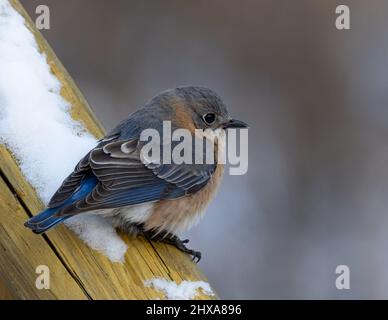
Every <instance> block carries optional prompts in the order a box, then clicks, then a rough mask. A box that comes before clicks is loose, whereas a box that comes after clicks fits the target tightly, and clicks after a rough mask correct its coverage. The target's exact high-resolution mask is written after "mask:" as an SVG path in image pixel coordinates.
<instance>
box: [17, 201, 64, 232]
mask: <svg viewBox="0 0 388 320" xmlns="http://www.w3.org/2000/svg"><path fill="white" fill-rule="evenodd" d="M59 208H60V207H57V208H49V209H46V210H44V211H42V212H41V213H39V214H38V215H36V216H35V217H32V218H31V219H30V220H28V221H27V222H26V223H25V224H24V225H25V226H26V227H27V228H30V229H32V231H33V232H35V233H43V232H45V231H47V230H48V229H50V228H52V227H54V226H55V225H56V224H58V223H60V222H62V221H63V220H65V219H67V218H70V217H71V215H68V216H56V215H55V214H56V213H57V211H58V209H59Z"/></svg>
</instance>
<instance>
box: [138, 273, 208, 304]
mask: <svg viewBox="0 0 388 320" xmlns="http://www.w3.org/2000/svg"><path fill="white" fill-rule="evenodd" d="M144 285H145V286H146V287H152V288H154V289H156V290H159V291H161V292H163V293H164V295H165V297H166V299H168V300H191V299H194V298H195V296H196V295H197V294H199V291H198V290H199V289H201V290H202V292H203V293H204V294H206V295H208V296H214V292H213V290H212V289H211V287H210V285H209V284H208V283H207V282H205V281H187V280H183V281H182V282H181V283H180V284H177V283H176V282H174V281H169V280H166V279H162V278H154V279H151V280H147V281H145V282H144Z"/></svg>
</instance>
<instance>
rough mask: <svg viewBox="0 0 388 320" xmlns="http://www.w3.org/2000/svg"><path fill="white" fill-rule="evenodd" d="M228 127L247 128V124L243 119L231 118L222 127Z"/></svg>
mask: <svg viewBox="0 0 388 320" xmlns="http://www.w3.org/2000/svg"><path fill="white" fill-rule="evenodd" d="M228 128H248V125H247V124H246V123H245V122H243V121H240V120H235V119H231V120H229V122H227V123H225V124H224V129H228Z"/></svg>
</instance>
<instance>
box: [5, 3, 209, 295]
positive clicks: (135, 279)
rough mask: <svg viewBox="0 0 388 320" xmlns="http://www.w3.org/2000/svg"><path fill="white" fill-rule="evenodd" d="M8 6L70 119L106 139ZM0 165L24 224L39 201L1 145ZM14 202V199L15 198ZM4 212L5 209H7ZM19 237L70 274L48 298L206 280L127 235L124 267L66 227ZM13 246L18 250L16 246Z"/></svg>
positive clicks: (181, 257) (170, 253) (168, 253)
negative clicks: (158, 280) (44, 63)
mask: <svg viewBox="0 0 388 320" xmlns="http://www.w3.org/2000/svg"><path fill="white" fill-rule="evenodd" d="M10 2H11V4H12V5H13V6H14V8H15V9H16V10H17V11H18V12H20V13H21V14H22V15H23V16H24V18H25V19H26V25H27V26H28V28H29V29H30V30H31V31H32V32H33V33H34V35H35V38H36V41H37V43H38V45H39V48H40V50H41V51H42V52H44V53H45V54H46V56H47V60H48V62H49V64H50V66H51V70H52V72H53V73H54V74H55V76H56V77H57V78H58V79H59V80H60V81H61V83H62V85H63V88H62V91H61V94H62V96H63V97H64V98H65V99H66V100H68V101H69V102H70V103H71V105H72V112H71V115H72V117H73V118H74V119H76V120H79V121H80V122H82V124H83V125H84V126H85V128H86V129H87V130H88V131H89V132H90V133H92V134H93V135H95V136H96V137H97V138H100V137H102V136H103V134H104V130H103V128H102V126H101V125H100V124H99V123H98V121H97V120H96V118H95V116H94V115H93V112H92V111H91V110H90V108H89V106H88V104H87V102H86V100H85V99H84V98H83V96H82V94H81V93H80V92H79V90H78V88H77V87H76V86H75V84H74V82H73V81H72V79H71V77H70V76H69V75H68V73H67V72H66V70H65V68H64V67H63V66H62V64H61V63H60V61H59V60H58V58H57V57H56V56H55V54H54V52H53V51H52V49H51V48H50V46H49V45H48V44H47V42H46V41H45V40H44V38H43V37H42V35H41V34H40V32H39V31H38V30H37V29H36V28H35V26H34V24H33V23H32V21H31V19H30V18H29V17H28V15H27V14H26V12H25V11H24V9H23V8H22V6H21V5H20V3H19V2H18V1H17V0H11V1H10ZM0 164H1V171H2V172H3V175H4V176H5V178H6V179H7V182H8V184H9V185H10V186H11V188H12V189H13V190H14V192H15V193H16V194H17V196H18V199H17V200H18V201H19V204H18V206H17V205H16V203H13V204H14V207H15V208H16V207H18V208H19V209H20V208H22V211H21V212H20V213H23V215H24V217H25V218H24V219H27V215H28V214H29V215H31V214H36V213H38V212H40V211H41V210H42V209H43V204H42V202H41V200H40V199H39V197H38V196H37V194H36V192H35V190H34V188H33V187H32V186H31V185H30V184H29V183H28V182H27V181H26V180H25V178H24V177H23V175H22V173H21V171H20V168H19V167H18V164H17V161H16V160H15V159H14V157H13V156H12V154H11V153H10V152H9V150H7V148H5V147H4V146H1V145H0ZM4 192H5V191H4ZM9 193H10V191H9V190H8V194H9ZM11 194H12V193H11ZM0 197H1V200H2V198H3V194H2V193H0ZM14 201H16V200H15V199H14ZM22 204H23V206H22ZM3 209H4V210H9V208H8V207H7V208H3ZM23 210H24V211H23ZM1 219H3V218H1ZM22 220H23V219H22ZM23 222H24V221H21V220H20V221H18V225H19V224H20V226H21V228H24V226H23V225H22V223H23ZM1 224H2V221H1ZM3 232H4V234H5V235H6V231H4V230H2V233H3ZM19 232H20V236H22V235H23V237H24V233H25V232H27V233H28V232H29V233H28V236H27V238H26V239H29V241H28V243H29V244H30V245H31V243H33V242H36V243H37V244H36V245H38V244H39V246H43V244H45V245H46V247H47V246H49V245H50V246H51V247H50V246H49V248H51V249H52V250H54V252H52V253H51V256H50V257H51V258H50V259H53V261H54V262H53V263H55V261H57V260H58V259H57V260H55V257H56V256H59V257H60V260H61V262H62V264H63V265H64V266H65V267H66V268H65V269H66V270H67V272H68V274H67V277H69V288H66V284H64V285H63V288H66V290H65V291H66V292H63V293H62V292H57V293H56V294H55V295H54V294H51V296H48V297H47V298H60V299H62V298H65V297H69V295H71V294H72V292H73V288H71V285H70V284H71V283H72V282H71V281H73V282H74V279H76V280H77V281H76V283H77V285H78V288H77V289H74V290H75V291H74V298H78V295H77V292H83V294H84V296H83V297H85V295H86V296H87V297H89V298H91V299H158V298H163V296H162V294H161V293H160V292H157V291H155V290H153V289H151V288H145V287H144V285H143V282H144V280H148V279H151V278H154V277H162V278H165V279H171V280H175V281H177V282H180V281H181V280H204V281H207V280H206V278H205V277H204V275H203V274H202V273H201V271H200V270H199V269H198V267H197V265H196V264H194V263H193V262H192V261H191V260H190V258H189V257H188V256H187V255H185V254H183V253H181V252H180V251H178V250H177V249H176V248H174V247H171V246H167V245H164V244H155V243H150V242H148V241H147V240H145V239H144V238H142V237H139V238H136V239H134V238H132V237H129V236H128V235H123V234H122V235H121V236H122V238H123V240H124V241H125V242H126V243H127V245H128V250H127V253H126V255H125V263H124V264H120V263H112V262H111V261H109V260H108V259H107V258H106V257H105V256H103V255H102V254H100V253H99V252H97V251H95V250H92V249H90V248H89V247H88V246H87V245H85V244H84V243H83V242H82V241H81V240H80V239H79V238H78V237H77V236H75V235H74V234H73V233H72V232H71V231H70V230H68V229H67V228H66V227H64V226H59V227H57V228H55V229H54V230H52V231H50V232H48V233H47V236H46V238H43V237H42V236H37V235H34V234H33V233H31V232H30V231H28V230H26V229H23V233H22V232H21V231H19ZM4 237H5V236H4ZM4 240H5V239H4ZM15 241H16V239H15ZM19 241H21V244H20V245H22V244H23V243H24V242H23V241H22V240H19ZM17 244H18V245H19V243H17ZM1 245H5V246H6V250H8V251H12V250H15V252H16V253H15V256H14V257H16V255H19V254H20V255H24V256H25V257H24V260H23V261H24V262H25V263H26V264H27V265H28V264H29V263H32V262H33V261H34V260H33V257H30V254H32V253H33V252H32V251H28V250H27V251H25V252H24V250H22V248H19V249H18V248H17V247H10V248H8V243H4V242H3V241H1ZM34 245H35V244H34ZM24 249H25V248H24ZM23 252H24V253H23ZM48 262H49V261H48ZM0 263H1V265H2V266H4V263H5V261H1V260H0ZM11 271H12V270H8V268H7V270H2V271H0V273H1V274H0V279H1V278H4V277H6V278H7V279H9V278H10V276H9V275H8V274H7V273H8V272H11ZM10 274H12V273H10ZM13 274H14V273H13ZM16 276H17V280H18V283H19V284H21V283H23V281H29V280H30V278H28V277H24V276H26V275H24V274H16ZM64 276H65V274H63V277H64ZM7 288H12V290H13V286H9V285H8V283H7ZM15 290H16V289H15ZM65 293H66V294H65ZM47 294H48V293H47ZM62 294H63V295H62ZM14 296H15V297H16V298H33V297H36V296H34V294H33V291H32V290H29V291H27V292H22V291H18V290H16V294H15V295H14ZM197 298H198V299H206V298H207V299H208V298H214V297H208V296H206V295H203V294H201V295H199V296H198V297H197Z"/></svg>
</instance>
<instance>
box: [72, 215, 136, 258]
mask: <svg viewBox="0 0 388 320" xmlns="http://www.w3.org/2000/svg"><path fill="white" fill-rule="evenodd" d="M65 224H66V225H67V226H68V227H69V228H70V229H71V230H73V231H74V232H75V233H76V234H78V236H79V237H80V238H81V239H82V240H83V241H85V242H86V243H87V244H88V245H89V246H90V247H92V248H93V249H96V250H98V251H101V252H103V253H104V254H105V255H106V256H107V257H108V258H109V259H110V260H111V261H112V262H124V255H125V252H126V251H127V249H128V247H127V245H126V244H125V242H124V241H123V240H122V239H121V238H120V237H119V235H118V234H117V232H116V230H115V229H114V228H113V227H112V224H111V223H110V221H109V220H107V219H104V218H103V217H99V216H96V215H93V214H87V213H86V214H82V215H79V216H76V217H73V218H70V219H69V220H67V221H65Z"/></svg>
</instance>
